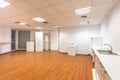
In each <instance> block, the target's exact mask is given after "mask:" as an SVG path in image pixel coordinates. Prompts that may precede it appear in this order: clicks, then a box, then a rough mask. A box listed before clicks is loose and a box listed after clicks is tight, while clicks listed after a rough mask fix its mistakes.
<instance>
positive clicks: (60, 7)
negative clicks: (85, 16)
mask: <svg viewBox="0 0 120 80" xmlns="http://www.w3.org/2000/svg"><path fill="white" fill-rule="evenodd" d="M54 7H55V8H56V9H57V10H58V11H59V12H61V13H62V12H65V11H70V10H73V8H72V6H71V4H70V2H69V1H67V2H64V3H61V4H57V5H54Z"/></svg>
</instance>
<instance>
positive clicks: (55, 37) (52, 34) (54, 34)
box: [50, 30, 59, 50]
mask: <svg viewBox="0 0 120 80" xmlns="http://www.w3.org/2000/svg"><path fill="white" fill-rule="evenodd" d="M58 37H59V36H58V30H51V31H50V38H51V50H58Z"/></svg>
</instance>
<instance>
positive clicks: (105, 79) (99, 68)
mask: <svg viewBox="0 0 120 80" xmlns="http://www.w3.org/2000/svg"><path fill="white" fill-rule="evenodd" d="M93 60H94V61H93V62H94V64H95V69H96V72H97V74H98V77H99V80H112V79H111V78H110V76H109V74H108V73H107V71H106V70H105V68H104V66H103V65H102V63H101V61H100V60H99V58H98V57H97V55H95V53H94V52H93Z"/></svg>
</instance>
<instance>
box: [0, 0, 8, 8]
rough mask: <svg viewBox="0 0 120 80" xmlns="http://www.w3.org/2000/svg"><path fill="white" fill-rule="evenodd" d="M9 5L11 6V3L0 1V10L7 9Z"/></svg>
mask: <svg viewBox="0 0 120 80" xmlns="http://www.w3.org/2000/svg"><path fill="white" fill-rule="evenodd" d="M9 5H10V3H8V2H6V1H4V0H0V8H5V7H7V6H9Z"/></svg>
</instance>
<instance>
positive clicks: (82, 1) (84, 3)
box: [71, 0, 91, 9]
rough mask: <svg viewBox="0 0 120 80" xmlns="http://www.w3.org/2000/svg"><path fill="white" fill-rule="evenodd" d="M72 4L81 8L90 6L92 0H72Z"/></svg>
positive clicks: (75, 7)
mask: <svg viewBox="0 0 120 80" xmlns="http://www.w3.org/2000/svg"><path fill="white" fill-rule="evenodd" d="M71 4H72V6H73V7H74V9H80V8H84V7H90V6H91V0H71Z"/></svg>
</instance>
